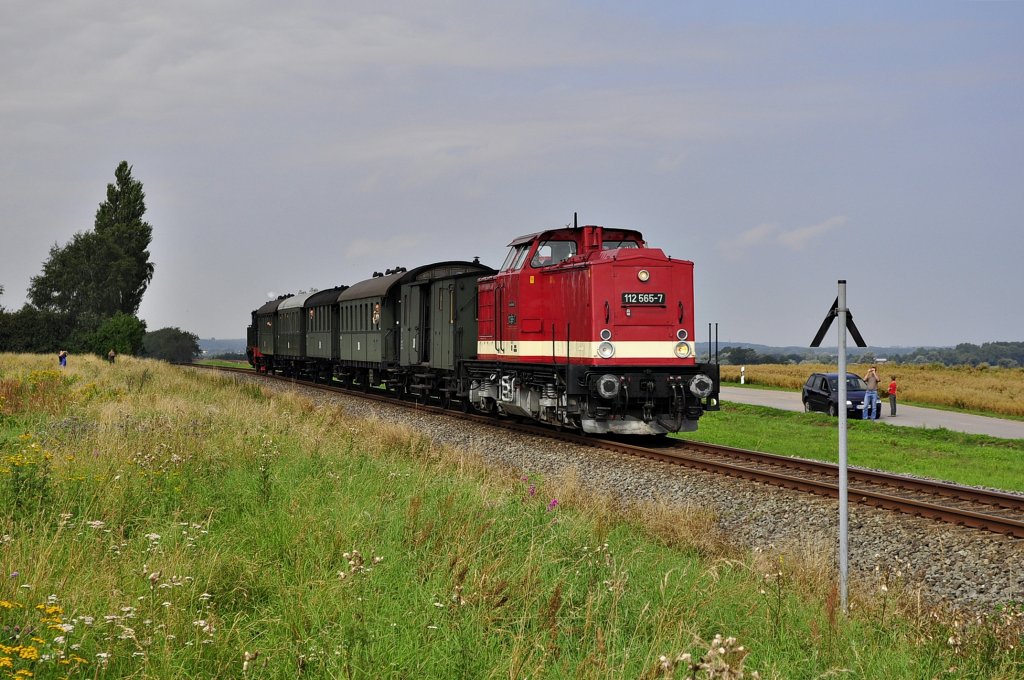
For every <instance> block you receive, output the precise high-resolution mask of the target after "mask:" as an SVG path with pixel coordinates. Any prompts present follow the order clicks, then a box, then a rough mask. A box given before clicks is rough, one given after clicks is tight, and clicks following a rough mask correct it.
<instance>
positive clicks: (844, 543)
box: [811, 279, 867, 614]
mask: <svg viewBox="0 0 1024 680" xmlns="http://www.w3.org/2000/svg"><path fill="white" fill-rule="evenodd" d="M837 316H838V317H839V395H838V403H837V404H836V406H837V410H838V411H839V603H840V605H841V606H842V608H843V613H844V614H847V613H849V611H850V609H849V598H848V597H847V583H846V582H847V577H848V576H849V573H850V555H849V552H850V551H849V545H850V542H849V531H850V512H849V507H848V505H847V497H848V487H847V474H846V392H847V390H846V331H847V329H849V331H850V335H852V336H853V341H854V342H856V343H857V346H858V347H865V346H866V344H867V343H865V342H864V338H862V337H861V335H860V331H858V330H857V326H855V325H854V323H853V314H851V313H850V310H849V309H847V308H846V280H845V279H840V280H839V295H838V297H836V301H835V302H833V303H832V309H830V310H828V314H826V315H825V320H824V321H822V322H821V328H819V329H818V334H817V335H815V336H814V340H811V347H820V346H821V341H822V339H824V337H825V333H827V332H828V327H829V326H830V325H832V319H834V318H835V317H837Z"/></svg>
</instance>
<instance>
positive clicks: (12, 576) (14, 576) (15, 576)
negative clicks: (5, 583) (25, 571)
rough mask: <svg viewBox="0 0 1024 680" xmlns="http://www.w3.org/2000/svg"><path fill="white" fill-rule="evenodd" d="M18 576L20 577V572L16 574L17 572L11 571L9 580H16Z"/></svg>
mask: <svg viewBox="0 0 1024 680" xmlns="http://www.w3.org/2000/svg"><path fill="white" fill-rule="evenodd" d="M20 575H21V572H18V571H12V572H11V578H18V577H19V576H20Z"/></svg>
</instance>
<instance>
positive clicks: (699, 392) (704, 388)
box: [690, 373, 715, 399]
mask: <svg viewBox="0 0 1024 680" xmlns="http://www.w3.org/2000/svg"><path fill="white" fill-rule="evenodd" d="M714 389H715V383H714V382H713V381H712V380H711V378H709V377H707V376H706V375H704V374H703V373H698V374H697V375H695V376H693V378H692V379H691V380H690V392H692V393H693V396H695V397H697V398H698V399H704V398H705V397H707V396H708V395H710V394H711V391H712V390H714Z"/></svg>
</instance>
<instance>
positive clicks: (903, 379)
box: [721, 364, 1024, 418]
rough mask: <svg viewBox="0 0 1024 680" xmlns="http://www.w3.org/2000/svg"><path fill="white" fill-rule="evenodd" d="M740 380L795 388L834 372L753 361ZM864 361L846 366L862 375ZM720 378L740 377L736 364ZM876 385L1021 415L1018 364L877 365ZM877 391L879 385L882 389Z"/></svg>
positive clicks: (910, 397) (1023, 374)
mask: <svg viewBox="0 0 1024 680" xmlns="http://www.w3.org/2000/svg"><path fill="white" fill-rule="evenodd" d="M745 368H746V371H745V376H746V384H748V385H762V386H765V387H782V388H786V389H792V390H799V389H800V388H801V387H802V386H803V384H804V381H805V380H807V376H809V375H810V374H811V373H814V372H835V371H836V367H835V365H828V364H757V365H751V366H746V367H745ZM868 368H869V366H868V365H867V364H850V365H849V366H848V367H847V370H848V371H849V372H850V373H856V374H857V375H861V376H863V375H864V374H865V373H867V370H868ZM721 372H722V380H725V381H730V382H736V383H738V382H739V380H740V366H722V367H721ZM878 374H879V375H880V376H881V378H882V384H881V385H880V387H881V388H885V387H886V386H887V385H888V384H889V378H890V376H892V375H895V376H896V382H897V383H898V385H899V399H900V401H901V402H904V403H912V404H916V405H919V406H938V407H948V408H955V409H962V410H965V411H972V412H975V413H983V414H989V415H996V416H1013V417H1017V418H1020V417H1024V368H971V367H969V366H957V367H948V366H939V365H928V366H903V365H901V366H897V365H892V366H886V365H885V364H881V365H879V370H878ZM882 391H883V392H884V391H885V389H883V390H882Z"/></svg>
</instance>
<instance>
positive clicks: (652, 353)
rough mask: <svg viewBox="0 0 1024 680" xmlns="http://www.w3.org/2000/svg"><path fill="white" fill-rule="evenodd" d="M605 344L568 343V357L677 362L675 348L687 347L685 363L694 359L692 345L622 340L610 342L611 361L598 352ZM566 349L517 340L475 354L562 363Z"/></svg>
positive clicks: (483, 345)
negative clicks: (681, 345)
mask: <svg viewBox="0 0 1024 680" xmlns="http://www.w3.org/2000/svg"><path fill="white" fill-rule="evenodd" d="M496 344H497V345H498V346H500V347H501V351H499V350H498V349H497V348H496V346H495V345H496ZM607 344H609V343H607V342H602V341H600V340H599V341H596V342H590V341H583V342H580V341H577V340H571V341H569V343H568V349H569V356H570V358H572V359H595V360H597V361H606V360H609V359H612V360H615V359H618V360H622V359H670V360H671V359H675V360H677V361H678V360H679V359H680V357H678V356H677V355H676V350H675V348H676V346H677V345H680V344H685V345H686V346H688V347H689V352H688V353H687V354H686V357H685V358H687V359H690V358H693V357H694V355H695V354H696V350H697V347H696V344H695V343H694V342H693V341H687V342H678V341H672V340H669V341H665V340H653V341H652V340H623V341H619V342H616V341H614V340H613V341H611V343H610V344H611V345H612V347H613V348H614V350H615V353H614V354H613V355H612V356H611V357H605V356H602V355H601V354H599V353H598V348H599V347H601V346H602V345H607ZM566 345H567V343H566V342H565V340H561V341H559V340H556V341H554V343H552V341H551V340H547V341H544V340H519V341H515V342H509V341H504V342H501V343H495V341H494V340H478V341H477V343H476V351H477V356H479V357H485V356H487V357H490V356H498V357H520V358H522V357H541V358H545V357H546V358H551V357H554V358H556V359H558V358H561V359H564V358H565V354H566Z"/></svg>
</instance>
